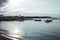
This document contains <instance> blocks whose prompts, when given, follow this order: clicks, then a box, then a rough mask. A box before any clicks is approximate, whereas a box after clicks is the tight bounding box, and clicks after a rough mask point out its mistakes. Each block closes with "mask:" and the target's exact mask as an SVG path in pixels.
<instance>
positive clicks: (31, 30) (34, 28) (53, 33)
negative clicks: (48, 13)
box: [0, 20, 60, 40]
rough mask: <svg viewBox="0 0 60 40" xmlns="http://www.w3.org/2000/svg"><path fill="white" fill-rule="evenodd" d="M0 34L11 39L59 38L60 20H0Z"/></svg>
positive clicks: (59, 39) (44, 39) (36, 39)
mask: <svg viewBox="0 0 60 40" xmlns="http://www.w3.org/2000/svg"><path fill="white" fill-rule="evenodd" d="M0 35H1V36H3V37H6V38H9V39H13V40H60V20H53V21H52V22H50V23H46V22H44V21H40V22H38V21H32V20H31V21H29V20H28V21H2V22H0ZM0 38H1V37H0ZM1 40H2V39H1ZM4 40H7V39H4Z"/></svg>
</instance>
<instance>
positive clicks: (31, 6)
mask: <svg viewBox="0 0 60 40" xmlns="http://www.w3.org/2000/svg"><path fill="white" fill-rule="evenodd" d="M3 1H4V0H3ZM3 1H2V0H0V7H1V6H2V3H4V2H5V1H4V2H3ZM14 2H16V1H14ZM7 4H9V3H7ZM14 6H16V7H14ZM2 7H3V6H2ZM2 7H1V8H2ZM3 10H5V11H6V10H9V11H11V10H12V11H22V12H27V13H60V0H29V1H28V0H23V1H22V2H21V3H20V4H18V1H17V2H16V3H15V4H14V5H10V6H7V7H6V8H4V9H3Z"/></svg>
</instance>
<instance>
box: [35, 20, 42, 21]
mask: <svg viewBox="0 0 60 40" xmlns="http://www.w3.org/2000/svg"><path fill="white" fill-rule="evenodd" d="M34 21H42V20H34Z"/></svg>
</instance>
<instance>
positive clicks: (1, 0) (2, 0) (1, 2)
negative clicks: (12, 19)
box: [0, 0, 8, 7]
mask: <svg viewBox="0 0 60 40" xmlns="http://www.w3.org/2000/svg"><path fill="white" fill-rule="evenodd" d="M7 1H8V0H0V7H3V6H5V5H6V3H7Z"/></svg>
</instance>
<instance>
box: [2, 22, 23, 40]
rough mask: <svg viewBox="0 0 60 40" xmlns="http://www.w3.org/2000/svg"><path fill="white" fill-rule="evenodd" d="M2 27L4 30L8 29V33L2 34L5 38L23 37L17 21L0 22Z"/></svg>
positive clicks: (15, 39)
mask: <svg viewBox="0 0 60 40" xmlns="http://www.w3.org/2000/svg"><path fill="white" fill-rule="evenodd" d="M1 26H2V27H1V28H2V29H4V30H8V34H6V35H7V36H6V35H4V36H5V37H7V38H10V39H13V40H17V39H23V36H24V32H23V30H22V29H21V28H20V27H21V26H20V23H19V22H17V21H16V22H15V21H14V22H2V25H1Z"/></svg>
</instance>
